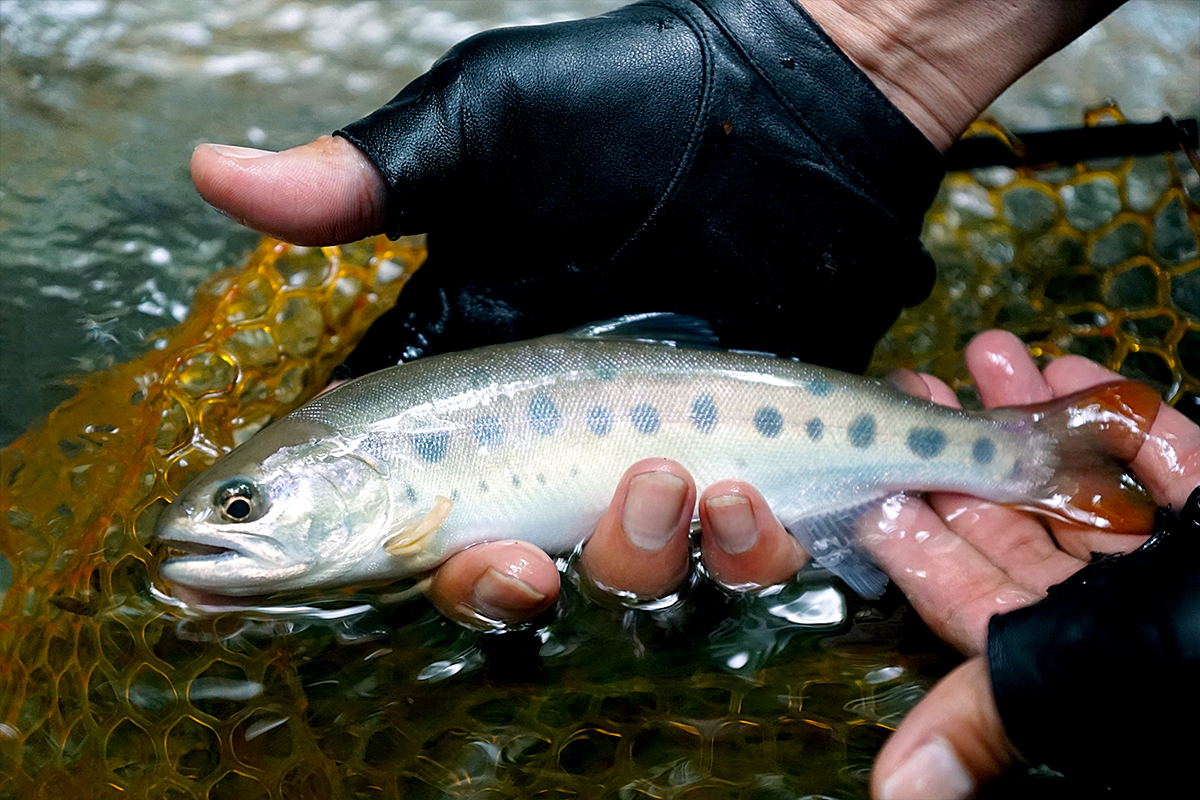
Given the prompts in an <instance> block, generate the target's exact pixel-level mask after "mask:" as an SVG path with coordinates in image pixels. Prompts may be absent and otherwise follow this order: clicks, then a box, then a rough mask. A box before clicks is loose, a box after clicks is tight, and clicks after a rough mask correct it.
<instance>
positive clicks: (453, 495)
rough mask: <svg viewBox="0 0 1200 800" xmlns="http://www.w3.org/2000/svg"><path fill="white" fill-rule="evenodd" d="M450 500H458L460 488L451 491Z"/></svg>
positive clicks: (454, 501)
mask: <svg viewBox="0 0 1200 800" xmlns="http://www.w3.org/2000/svg"><path fill="white" fill-rule="evenodd" d="M450 502H452V503H457V502H458V489H454V490H452V491H451V492H450Z"/></svg>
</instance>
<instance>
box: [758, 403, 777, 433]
mask: <svg viewBox="0 0 1200 800" xmlns="http://www.w3.org/2000/svg"><path fill="white" fill-rule="evenodd" d="M754 427H755V428H757V429H758V432H759V433H761V434H762V435H763V436H765V437H767V438H768V439H774V438H775V437H776V436H778V435H779V434H780V433H782V432H783V414H780V413H779V409H777V408H773V407H772V406H763V407H762V408H760V409H759V410H758V411H755V412H754Z"/></svg>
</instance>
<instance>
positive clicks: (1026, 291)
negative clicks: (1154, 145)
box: [873, 106, 1200, 419]
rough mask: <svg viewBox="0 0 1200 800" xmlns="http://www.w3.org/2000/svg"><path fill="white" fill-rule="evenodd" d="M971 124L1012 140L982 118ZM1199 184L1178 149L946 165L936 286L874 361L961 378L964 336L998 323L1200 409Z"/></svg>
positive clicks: (938, 213)
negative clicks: (1079, 159)
mask: <svg viewBox="0 0 1200 800" xmlns="http://www.w3.org/2000/svg"><path fill="white" fill-rule="evenodd" d="M1113 122H1116V123H1120V122H1124V118H1123V117H1122V116H1121V113H1120V111H1119V110H1118V109H1117V108H1116V107H1112V106H1109V107H1104V108H1100V109H1096V110H1094V111H1091V112H1089V114H1088V123H1089V124H1090V125H1098V124H1105V123H1113ZM966 135H967V136H973V135H974V136H980V135H983V136H996V137H999V138H1001V139H1002V140H1004V141H1009V137H1008V135H1007V134H1006V133H1005V132H1004V131H1003V130H1002V129H1000V128H999V127H998V126H997V125H995V124H994V123H991V122H987V121H980V122H976V123H975V124H974V125H973V126H972V128H971V129H970V130H968V132H967V134H966ZM1198 186H1200V176H1198V175H1197V173H1196V170H1195V169H1194V168H1193V167H1192V166H1191V164H1189V163H1188V161H1187V160H1186V159H1185V158H1184V156H1183V153H1182V152H1180V153H1165V154H1162V155H1156V156H1145V157H1140V158H1112V159H1105V160H1099V161H1094V162H1086V163H1079V164H1074V165H1071V166H1052V167H1049V168H1043V169H1035V168H1033V167H1019V168H1016V169H1010V168H1007V167H995V168H988V169H979V170H974V171H972V172H959V173H951V174H950V175H948V176H947V177H946V180H945V181H944V182H943V184H942V187H941V190H940V192H939V195H938V198H937V200H936V202H935V203H934V205H933V207H932V208H931V209H930V212H929V214H928V215H927V217H926V220H925V233H924V236H923V239H924V242H925V245H926V247H927V248H928V249H929V251H930V253H932V255H933V256H934V259H935V260H936V261H937V264H938V282H937V286H936V287H935V289H934V292H933V294H932V295H931V296H930V297H929V299H928V300H926V301H925V302H924V303H922V304H921V305H919V306H916V307H914V308H911V309H907V310H906V311H905V312H904V313H903V314H902V315H901V318H900V320H899V321H898V322H897V323H896V325H894V326H893V327H892V329H891V330H890V331H889V332H888V335H887V336H886V337H885V338H884V340H883V341H882V342H881V343H880V345H879V347H878V348H877V349H876V351H875V361H874V364H873V368H874V369H877V370H883V369H888V368H894V367H897V366H906V367H911V368H914V369H921V370H925V371H928V372H933V373H935V374H937V375H939V376H942V377H945V378H947V379H951V380H952V381H953V382H955V383H956V384H957V386H958V387H960V388H962V387H965V386H966V384H967V376H966V373H965V370H964V367H963V364H962V359H961V358H960V354H961V352H962V348H963V346H964V345H965V344H966V341H967V339H968V338H969V337H970V336H971V335H973V334H974V333H977V332H979V331H981V330H986V329H988V328H992V327H1000V328H1005V329H1007V330H1010V331H1013V332H1014V333H1017V334H1018V335H1020V336H1021V337H1022V338H1023V339H1024V340H1025V341H1026V342H1027V343H1028V344H1029V347H1030V351H1031V352H1032V353H1033V354H1034V356H1035V357H1052V356H1059V355H1062V354H1064V353H1076V354H1079V355H1083V356H1087V357H1088V358H1091V359H1094V360H1096V361H1099V362H1101V363H1103V364H1105V365H1106V366H1108V367H1109V368H1110V369H1114V370H1116V371H1118V372H1120V373H1121V374H1123V375H1125V376H1127V377H1129V378H1133V379H1135V380H1140V381H1145V382H1147V383H1149V384H1151V385H1153V386H1155V387H1156V388H1158V389H1159V390H1160V391H1162V393H1163V396H1164V397H1165V398H1166V399H1167V401H1168V402H1169V403H1171V404H1172V405H1174V406H1176V407H1177V408H1179V409H1180V410H1181V411H1183V412H1184V413H1185V414H1187V415H1189V416H1190V417H1191V418H1192V419H1200V270H1198V269H1197V263H1198V262H1197V255H1198V253H1197V244H1196V231H1197V229H1200V207H1198V206H1197V203H1196V200H1195V198H1196V197H1197V196H1200V191H1198ZM1189 191H1190V192H1191V194H1189Z"/></svg>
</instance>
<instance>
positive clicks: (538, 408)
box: [529, 392, 559, 436]
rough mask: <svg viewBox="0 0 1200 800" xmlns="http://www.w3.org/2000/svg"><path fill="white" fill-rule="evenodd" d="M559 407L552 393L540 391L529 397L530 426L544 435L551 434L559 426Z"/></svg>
mask: <svg viewBox="0 0 1200 800" xmlns="http://www.w3.org/2000/svg"><path fill="white" fill-rule="evenodd" d="M558 420H559V416H558V408H557V407H556V406H555V405H554V401H553V400H551V399H550V395H548V394H546V393H545V392H538V393H537V394H535V395H534V396H533V397H531V398H529V427H531V428H533V429H534V430H535V431H537V432H538V433H540V434H541V435H542V436H549V435H550V434H552V433H554V429H555V428H557V427H558Z"/></svg>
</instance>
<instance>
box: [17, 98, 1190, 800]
mask: <svg viewBox="0 0 1200 800" xmlns="http://www.w3.org/2000/svg"><path fill="white" fill-rule="evenodd" d="M1110 113H1113V114H1115V111H1112V112H1110ZM1094 121H1095V120H1094ZM974 132H975V133H981V134H988V133H990V134H991V135H1003V133H1002V132H1000V131H998V130H995V129H991V130H990V131H989V129H988V127H987V126H986V125H984V126H983V127H982V128H977V129H976V131H974ZM1186 179H1187V173H1186V172H1185V171H1183V170H1181V168H1180V161H1179V159H1177V158H1176V157H1175V156H1173V155H1171V154H1164V155H1161V156H1151V157H1144V158H1136V159H1117V160H1112V161H1110V162H1105V163H1096V164H1084V165H1077V166H1073V167H1066V168H1058V169H1053V170H1043V171H1041V172H1034V171H1032V170H1007V169H989V170H980V171H976V172H974V173H970V174H967V173H959V174H952V175H949V176H948V177H947V179H946V181H945V184H944V186H943V189H942V192H941V194H940V195H939V198H938V201H937V203H936V204H935V206H934V207H933V209H932V210H931V211H930V213H929V216H928V224H927V233H926V242H927V244H928V246H929V248H930V249H931V251H932V252H933V253H934V254H935V256H936V257H937V259H938V261H939V263H940V266H941V268H942V271H941V277H940V280H939V283H938V286H937V289H936V291H935V292H934V294H933V296H932V297H931V298H930V299H929V300H928V301H927V302H926V303H924V304H923V305H921V306H919V307H917V308H914V309H910V310H909V311H907V312H906V313H905V314H904V315H903V317H902V318H901V320H900V321H899V322H898V323H897V325H896V326H895V328H894V329H893V330H892V332H891V333H890V334H889V336H888V338H887V339H886V340H885V341H884V342H883V343H882V344H881V346H880V348H879V350H878V351H877V358H876V361H875V364H874V368H875V369H878V370H882V369H887V368H890V367H895V366H910V367H917V368H921V369H927V370H930V371H933V372H936V373H938V374H940V375H942V376H945V377H948V378H951V379H952V380H954V381H955V382H956V383H957V385H958V386H959V387H960V388H963V389H964V391H966V392H969V387H968V386H967V384H966V382H965V376H964V375H963V372H962V365H961V363H960V361H961V359H960V356H959V354H960V352H961V349H962V346H963V345H964V344H965V342H966V341H967V340H968V338H969V337H970V335H972V334H973V333H975V332H977V331H979V330H981V329H983V328H986V327H989V326H992V325H1000V326H1002V327H1006V328H1009V329H1011V330H1014V331H1016V332H1018V333H1019V334H1020V335H1022V336H1024V337H1025V338H1026V340H1027V341H1029V342H1030V346H1031V348H1032V350H1033V352H1034V353H1035V355H1055V354H1059V353H1064V352H1078V353H1082V354H1084V355H1088V356H1090V357H1093V358H1097V359H1098V360H1100V361H1102V362H1105V363H1107V364H1108V365H1109V366H1111V367H1112V368H1114V369H1118V370H1120V371H1122V372H1124V373H1125V374H1127V375H1130V376H1132V377H1135V378H1139V379H1144V380H1149V381H1151V382H1152V383H1153V384H1154V385H1156V386H1158V387H1159V388H1160V389H1162V391H1163V393H1164V396H1166V397H1167V398H1168V399H1169V400H1170V401H1171V402H1173V403H1175V404H1177V405H1178V406H1179V407H1181V408H1183V409H1184V410H1185V412H1186V413H1189V414H1190V415H1192V416H1193V418H1195V417H1196V416H1197V413H1196V404H1197V403H1198V402H1200V401H1198V399H1197V398H1198V397H1200V262H1198V261H1197V236H1196V232H1197V230H1200V209H1198V207H1197V205H1196V203H1195V202H1194V201H1193V200H1192V199H1191V198H1190V197H1189V195H1188V193H1187V190H1186V186H1185V180H1186ZM423 258H424V250H423V246H422V244H421V242H420V241H415V240H414V241H402V242H398V243H389V242H387V241H384V240H382V239H375V240H370V241H367V242H362V243H358V244H355V245H350V246H346V247H342V248H326V249H305V248H296V247H289V246H287V245H284V244H280V243H278V242H274V241H270V240H267V241H264V242H263V243H262V244H261V245H260V246H259V248H258V249H257V251H256V252H255V253H254V254H253V255H252V256H251V258H250V259H249V262H248V263H247V264H246V265H245V266H244V267H241V268H240V269H230V270H225V271H223V272H221V273H219V274H217V275H215V276H213V277H212V278H211V279H210V280H208V281H206V282H205V283H204V285H203V286H202V287H201V288H200V289H199V290H198V291H197V293H196V300H195V304H194V309H193V311H192V314H191V315H190V316H189V318H188V319H187V321H186V322H184V323H183V324H182V325H180V326H179V327H178V328H176V329H174V330H172V331H169V332H167V333H165V334H163V335H162V338H161V339H160V340H158V341H157V342H156V344H155V347H154V349H152V350H150V351H149V352H148V353H147V354H146V355H145V356H143V357H142V358H140V359H138V360H136V361H134V362H132V363H129V364H125V365H122V366H119V367H116V368H113V369H112V370H110V371H108V372H106V373H103V374H98V375H93V376H89V377H87V378H85V379H83V380H81V381H79V383H78V393H77V394H76V396H75V397H74V398H73V399H71V400H70V401H68V402H66V403H64V404H63V405H62V406H61V407H60V408H58V409H56V410H55V411H54V412H53V413H51V414H50V415H49V417H48V418H47V419H46V420H45V421H43V422H42V423H40V424H38V425H37V426H35V427H34V428H32V429H31V430H30V431H29V432H28V433H26V434H25V435H24V436H23V437H22V438H21V439H19V440H18V441H16V442H15V443H13V444H12V445H11V446H10V447H8V448H6V449H5V450H4V451H3V453H2V454H0V490H2V492H3V495H2V499H0V553H2V554H3V557H4V559H6V562H7V567H8V568H9V569H11V586H10V587H9V588H8V591H7V593H6V594H5V597H4V600H3V605H2V607H0V659H3V663H2V668H0V757H2V761H0V767H2V769H0V795H2V796H6V797H20V798H30V799H31V798H85V797H86V798H92V797H177V798H202V797H209V798H224V797H228V798H239V799H244V798H251V797H273V798H298V797H313V798H322V797H393V798H395V797H402V798H408V797H483V796H487V797H512V798H527V797H534V796H538V797H600V796H606V795H611V796H618V792H619V793H620V794H619V796H621V797H631V798H636V797H679V798H689V800H700V799H701V798H709V797H713V798H715V797H721V798H727V797H738V796H744V797H756V798H767V797H776V796H779V797H782V796H789V797H794V796H798V795H799V794H805V793H817V794H836V795H838V796H846V797H853V796H865V792H866V788H865V787H866V783H865V776H866V774H867V771H868V770H869V767H870V762H871V758H872V756H873V754H874V753H875V752H876V750H877V749H878V747H879V746H880V744H881V743H882V741H883V740H884V738H885V737H886V735H887V733H888V731H889V730H890V728H891V727H892V726H893V725H894V724H895V722H896V720H897V719H898V718H899V716H900V715H901V714H902V712H903V710H904V709H905V708H907V707H909V706H911V704H912V702H915V699H916V698H917V697H919V696H920V688H919V681H918V682H917V683H914V682H913V681H912V680H911V679H910V680H908V682H905V681H902V680H901V681H897V680H895V679H893V676H894V675H897V674H902V673H903V674H907V675H909V676H911V675H912V674H914V673H915V674H920V673H922V671H924V673H925V674H927V675H936V674H937V673H938V671H939V670H940V669H944V668H945V664H946V662H945V661H944V658H943V657H942V656H939V655H937V654H936V652H935V653H933V654H932V655H931V654H929V653H927V652H926V653H922V652H917V653H913V652H903V653H902V652H900V651H899V650H898V648H899V645H900V642H901V641H902V638H901V639H898V638H896V637H895V636H893V635H891V634H887V633H886V626H885V628H883V629H872V630H875V633H874V634H872V635H873V636H874V637H875V638H876V641H877V643H876V644H871V643H869V642H864V641H863V637H861V636H860V637H858V638H857V639H855V637H854V636H849V635H848V636H846V637H843V638H844V639H845V641H844V642H842V643H841V644H836V643H835V644H833V645H825V646H824V647H823V649H820V650H817V649H814V648H808V649H804V648H799V649H797V648H796V647H793V648H792V649H790V650H787V651H786V652H784V653H783V654H782V655H777V656H776V657H775V658H774V659H772V660H771V661H770V662H769V663H768V664H766V665H765V666H764V667H763V668H762V669H759V670H757V671H754V672H753V673H752V674H751V676H750V678H749V679H747V678H746V677H744V676H735V675H730V674H729V673H728V671H721V670H716V669H708V668H705V667H704V666H703V663H702V660H701V663H700V664H699V665H698V666H696V667H694V668H691V671H690V672H689V673H687V676H686V677H685V678H683V679H680V678H679V677H678V676H677V675H675V674H673V673H670V672H669V671H664V674H663V675H656V674H655V672H654V670H642V671H640V672H639V670H638V669H637V668H636V667H632V668H631V667H630V666H628V665H622V664H618V665H616V666H615V667H614V666H612V665H607V664H606V665H603V668H602V665H601V664H600V663H597V664H596V665H594V666H591V667H589V666H588V665H576V666H573V667H571V668H569V669H567V670H565V671H564V672H562V673H561V674H556V675H555V677H554V678H553V679H552V680H547V681H544V682H542V683H539V682H538V681H535V680H531V679H530V677H531V675H532V674H536V673H537V671H538V670H539V669H542V668H543V666H542V662H541V661H539V659H538V658H537V657H536V653H537V651H536V650H535V651H534V653H535V655H534V657H531V658H530V659H529V660H528V661H526V662H521V664H520V665H518V668H514V671H513V673H512V674H505V673H502V674H500V675H499V676H497V674H496V672H495V670H496V669H499V667H496V666H495V665H493V666H492V668H491V671H485V672H482V673H480V677H479V678H478V679H475V680H473V681H472V682H471V683H470V684H469V686H468V685H466V684H464V683H463V682H458V683H455V682H454V681H453V680H445V681H440V678H442V677H444V676H447V675H453V674H454V672H455V671H456V670H458V669H463V668H464V665H465V667H466V668H468V671H469V668H470V667H471V663H469V662H471V660H472V659H481V658H483V656H481V655H480V649H479V647H480V646H479V645H478V644H477V639H475V638H471V636H472V635H469V634H462V633H461V632H459V631H457V629H455V628H454V627H453V626H451V625H448V624H446V623H444V622H442V621H440V620H438V619H437V618H436V615H433V614H431V613H424V614H421V613H417V612H412V611H402V612H400V614H399V616H394V617H390V618H388V617H385V618H382V620H379V619H376V620H375V622H374V623H372V624H376V623H377V624H378V629H377V630H374V631H373V632H371V633H370V635H363V634H362V631H361V630H358V629H353V626H350V625H348V624H347V625H342V626H341V627H339V625H340V623H337V622H336V621H334V622H330V623H328V624H325V625H324V626H315V627H311V628H307V629H306V628H305V626H304V625H303V624H299V623H297V622H295V621H294V620H288V619H280V620H276V621H271V620H266V621H263V620H262V619H250V620H248V619H247V618H245V617H244V616H241V615H239V614H236V613H228V614H219V615H215V616H211V617H202V618H189V617H186V616H180V615H179V614H178V613H176V611H175V610H173V609H171V608H168V607H164V606H163V604H161V603H159V602H157V601H156V600H155V599H154V598H153V597H152V596H151V594H150V592H149V589H148V587H149V584H150V582H151V581H152V580H153V577H154V574H155V570H156V566H157V563H158V560H159V559H160V558H161V552H159V551H160V548H158V547H157V546H156V545H155V543H154V542H152V541H151V529H152V525H151V511H152V510H153V508H154V507H155V506H156V505H159V504H161V502H162V500H163V499H164V498H169V497H171V496H172V495H173V493H174V492H175V491H176V490H178V489H179V488H180V487H181V486H182V485H183V484H184V483H185V482H186V480H187V479H188V477H189V476H191V475H192V474H194V473H195V472H196V471H197V470H200V469H203V468H204V467H206V466H207V465H208V464H210V463H212V461H214V460H215V459H216V458H217V457H218V456H219V455H220V454H222V453H224V452H226V451H227V450H228V449H229V448H230V447H232V446H233V445H235V444H236V443H239V442H240V441H243V440H244V439H245V438H246V437H248V436H249V435H250V434H251V433H253V432H254V431H255V430H257V429H258V428H260V427H261V426H262V425H263V424H265V423H266V422H267V421H268V420H270V419H272V418H275V417H278V416H280V415H281V414H283V413H286V412H287V411H288V410H290V409H291V408H293V407H295V406H296V405H298V404H299V403H301V402H303V401H304V400H305V399H307V398H308V397H310V396H311V395H312V394H313V393H314V392H315V391H316V390H318V389H319V388H320V387H321V386H323V385H324V383H325V382H326V380H327V378H328V376H329V374H330V372H331V370H332V369H333V368H334V366H335V365H336V364H338V363H339V362H340V361H341V360H342V359H343V358H344V356H345V355H346V354H347V353H348V352H349V351H350V349H351V348H352V347H353V345H354V343H355V342H356V340H357V338H358V337H359V336H360V335H361V334H362V333H363V332H364V331H365V330H366V328H367V326H368V325H369V324H370V323H371V321H373V320H374V319H375V318H376V317H377V316H378V315H379V314H380V313H382V312H383V311H384V310H385V309H386V308H387V307H389V306H390V305H391V304H392V303H394V302H395V300H396V297H397V294H398V292H399V290H400V288H401V287H402V285H403V284H404V282H405V280H406V278H407V277H408V275H410V274H411V272H412V271H413V270H414V269H416V268H417V266H418V265H419V264H420V262H421V261H422V259H423ZM572 613H575V614H577V615H578V614H583V615H584V617H585V621H584V622H582V623H580V627H582V628H585V629H586V628H587V627H588V624H587V622H586V612H579V611H576V612H572ZM597 613H598V612H597ZM872 613H874V614H875V616H874V617H872V616H870V614H868V612H866V611H862V612H860V614H859V616H860V617H861V618H862V619H866V620H867V621H868V622H870V621H871V620H875V621H876V622H880V619H881V617H880V615H879V613H878V612H872ZM864 614H865V615H866V616H863V615H864ZM883 622H886V620H883ZM356 624H358V623H356ZM855 624H856V625H858V623H857V622H856V623H855ZM871 624H874V623H871ZM881 624H882V623H881ZM609 627H612V628H616V629H617V631H616V635H619V636H624V637H625V639H628V638H629V636H628V635H627V633H626V632H624V631H622V630H621V619H620V618H619V617H606V618H604V620H602V621H601V623H600V624H597V625H594V626H592V630H590V631H587V630H585V631H584V633H582V634H580V636H581V637H582V638H592V639H595V638H602V637H603V636H605V635H608V634H607V633H606V630H607V629H608V628H609ZM867 628H868V629H869V628H870V626H869V625H868V626H867ZM855 630H860V629H859V628H855ZM881 630H883V631H884V632H883V633H880V631H881ZM885 634H886V635H885ZM356 637H357V638H356ZM464 637H466V638H464ZM582 638H581V640H582ZM634 638H635V639H636V638H637V637H636V636H635V637H634ZM613 641H614V642H618V640H617V639H613ZM839 641H841V640H839ZM347 642H368V643H372V642H378V645H376V644H367V645H361V644H360V645H358V646H350V645H349V644H347ZM463 642H470V644H463ZM431 643H433V644H431ZM625 646H628V642H627V641H621V642H618V643H617V644H614V645H613V647H614V651H616V652H624V651H622V650H620V648H621V647H625ZM931 647H932V646H930V647H927V648H926V650H929V649H930V648H931ZM364 648H365V649H364ZM430 648H434V649H439V648H440V650H439V652H441V651H444V652H445V653H449V654H451V656H450V657H447V658H445V659H442V660H439V661H436V662H433V663H429V662H428V660H427V656H428V654H429V652H431V649H430ZM634 649H636V648H634ZM455 654H457V655H455ZM423 658H425V659H426V660H422V659H423ZM497 660H502V659H493V661H497ZM889 670H893V671H894V672H889ZM905 670H908V672H907V673H905ZM465 687H467V688H465ZM468 688H469V690H468Z"/></svg>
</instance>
